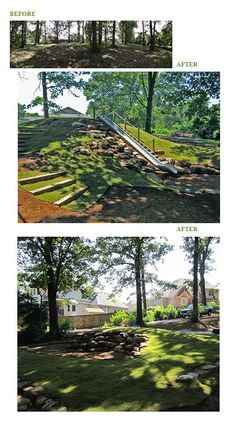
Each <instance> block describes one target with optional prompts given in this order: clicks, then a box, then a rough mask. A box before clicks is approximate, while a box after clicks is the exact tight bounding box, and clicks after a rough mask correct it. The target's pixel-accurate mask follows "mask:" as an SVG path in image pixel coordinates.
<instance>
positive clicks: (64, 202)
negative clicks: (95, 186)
mask: <svg viewBox="0 0 236 421" xmlns="http://www.w3.org/2000/svg"><path fill="white" fill-rule="evenodd" d="M86 190H88V186H86V187H82V188H81V189H79V190H76V191H75V192H73V193H70V194H68V195H67V196H64V197H62V199H59V200H57V201H56V202H54V205H58V206H64V205H67V204H68V203H70V202H73V201H74V200H76V199H77V198H78V197H79V196H81V195H82V194H83V193H84V192H85V191H86Z"/></svg>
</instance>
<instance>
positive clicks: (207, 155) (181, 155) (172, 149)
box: [121, 125, 220, 164]
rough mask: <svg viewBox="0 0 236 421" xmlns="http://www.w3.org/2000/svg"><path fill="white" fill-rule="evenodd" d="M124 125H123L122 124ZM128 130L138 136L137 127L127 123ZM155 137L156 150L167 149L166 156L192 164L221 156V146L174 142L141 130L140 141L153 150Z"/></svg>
mask: <svg viewBox="0 0 236 421" xmlns="http://www.w3.org/2000/svg"><path fill="white" fill-rule="evenodd" d="M121 126H122V125H121ZM126 130H127V131H128V132H129V133H131V134H132V135H133V136H134V137H136V138H138V134H137V129H136V128H135V127H132V126H128V125H126ZM153 139H154V140H155V150H157V149H161V150H163V151H165V156H166V157H168V158H173V159H177V160H183V161H189V162H190V163H191V164H196V163H199V164H203V163H205V164H210V163H211V162H212V159H213V160H214V159H216V158H219V156H220V148H219V147H214V148H212V147H204V146H194V145H187V144H180V143H179V144H178V143H173V142H171V141H169V140H166V139H161V138H159V137H157V136H155V135H150V134H149V133H147V132H145V131H144V130H140V141H141V142H142V143H144V144H145V145H146V146H148V147H149V148H150V149H152V150H153Z"/></svg>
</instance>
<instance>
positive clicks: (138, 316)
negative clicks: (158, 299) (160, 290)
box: [135, 238, 144, 326]
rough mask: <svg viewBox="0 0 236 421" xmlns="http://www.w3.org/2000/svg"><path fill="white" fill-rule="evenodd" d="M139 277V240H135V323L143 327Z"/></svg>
mask: <svg viewBox="0 0 236 421" xmlns="http://www.w3.org/2000/svg"><path fill="white" fill-rule="evenodd" d="M140 275H141V242H140V239H139V238H135V282H136V300H137V314H136V323H137V325H138V326H144V322H143V311H142V290H141V276H140Z"/></svg>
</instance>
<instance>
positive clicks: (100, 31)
mask: <svg viewBox="0 0 236 421" xmlns="http://www.w3.org/2000/svg"><path fill="white" fill-rule="evenodd" d="M101 43H102V21H100V20H99V22H98V44H99V45H101Z"/></svg>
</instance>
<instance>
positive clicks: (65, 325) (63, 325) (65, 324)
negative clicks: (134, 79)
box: [58, 319, 72, 336]
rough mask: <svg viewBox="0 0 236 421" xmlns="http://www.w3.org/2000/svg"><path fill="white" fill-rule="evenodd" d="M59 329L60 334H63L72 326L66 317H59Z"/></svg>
mask: <svg viewBox="0 0 236 421" xmlns="http://www.w3.org/2000/svg"><path fill="white" fill-rule="evenodd" d="M58 324H59V330H60V334H61V335H62V336H65V335H66V334H67V332H68V331H69V330H71V329H72V326H71V324H70V322H69V320H68V319H59V322H58Z"/></svg>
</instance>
